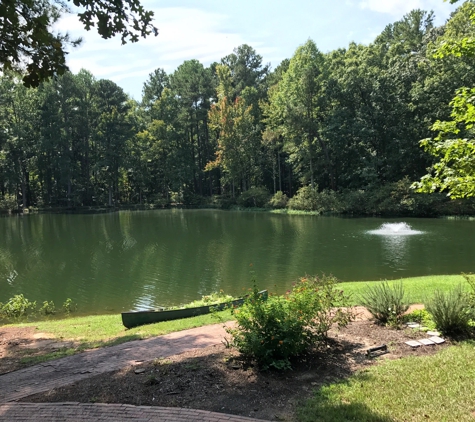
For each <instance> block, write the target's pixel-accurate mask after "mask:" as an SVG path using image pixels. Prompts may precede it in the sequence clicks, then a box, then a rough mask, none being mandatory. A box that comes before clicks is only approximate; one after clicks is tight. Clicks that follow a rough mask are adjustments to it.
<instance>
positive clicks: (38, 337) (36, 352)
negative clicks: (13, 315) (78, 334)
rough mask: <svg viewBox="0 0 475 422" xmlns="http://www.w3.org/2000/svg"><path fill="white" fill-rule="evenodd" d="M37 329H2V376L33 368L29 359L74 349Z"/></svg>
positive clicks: (0, 365)
mask: <svg viewBox="0 0 475 422" xmlns="http://www.w3.org/2000/svg"><path fill="white" fill-rule="evenodd" d="M73 346H74V344H73V343H72V342H69V341H58V340H57V339H55V338H54V336H52V335H51V334H48V333H42V332H40V331H38V330H37V329H36V328H35V327H0V375H1V374H5V373H7V372H12V371H16V370H17V369H22V368H25V367H27V366H31V363H29V360H28V358H29V357H34V356H44V355H46V354H50V353H52V352H56V351H59V350H61V349H64V348H70V347H73Z"/></svg>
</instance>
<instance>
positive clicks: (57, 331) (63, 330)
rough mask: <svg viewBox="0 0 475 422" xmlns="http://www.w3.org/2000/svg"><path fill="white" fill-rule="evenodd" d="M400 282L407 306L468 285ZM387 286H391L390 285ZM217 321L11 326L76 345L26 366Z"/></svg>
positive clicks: (354, 285) (353, 289)
mask: <svg viewBox="0 0 475 422" xmlns="http://www.w3.org/2000/svg"><path fill="white" fill-rule="evenodd" d="M402 282H403V286H404V289H405V291H406V294H407V300H408V302H409V303H424V302H425V301H426V299H427V298H429V297H431V296H432V293H433V291H434V290H436V289H439V290H441V291H448V290H450V289H451V288H452V287H454V286H456V285H457V284H459V283H462V284H463V285H467V283H466V282H465V280H464V278H463V277H462V276H460V275H442V276H427V277H414V278H405V279H402ZM368 283H377V281H370V282H364V281H358V282H344V283H341V284H339V286H340V287H341V288H342V289H343V290H344V291H345V292H346V293H350V294H351V295H352V304H354V305H358V304H359V298H360V296H361V294H362V293H363V292H364V289H365V288H366V286H367V285H368ZM389 283H391V281H390V282H389ZM467 286H468V285H467ZM218 318H221V319H222V320H223V321H224V320H231V319H233V318H232V316H231V314H230V312H229V311H224V312H219V313H217V314H209V315H202V316H198V317H193V318H186V319H182V320H175V321H167V322H160V323H157V324H149V325H143V326H141V327H136V328H132V329H130V330H127V329H125V328H124V326H123V325H122V320H121V317H120V315H95V316H87V317H73V318H66V319H61V320H50V321H38V322H31V323H23V324H13V325H15V326H22V327H28V326H30V327H31V326H33V327H37V329H38V331H40V332H45V333H49V334H53V335H54V336H55V338H56V339H58V340H61V341H74V342H75V345H74V347H73V348H64V349H61V350H60V351H56V352H52V353H50V354H47V355H42V356H30V357H28V356H26V357H24V358H23V360H24V362H25V364H26V363H28V364H33V363H36V362H41V361H44V360H49V359H55V358H57V357H61V356H67V355H70V354H73V353H77V352H80V351H82V350H84V349H88V348H96V347H105V346H112V345H115V344H120V343H124V342H127V341H131V340H138V339H144V338H148V337H152V336H159V335H163V334H166V333H170V332H174V331H180V330H186V329H188V328H194V327H200V326H203V325H207V324H214V323H216V322H218Z"/></svg>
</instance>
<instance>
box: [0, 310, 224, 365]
mask: <svg viewBox="0 0 475 422" xmlns="http://www.w3.org/2000/svg"><path fill="white" fill-rule="evenodd" d="M230 319H232V316H231V312H230V311H223V312H217V313H215V314H208V315H201V316H197V317H192V318H186V319H181V320H175V321H166V322H159V323H157V324H149V325H143V326H141V327H136V328H132V329H126V328H125V327H124V326H123V325H122V319H121V316H120V315H94V316H87V317H75V318H67V319H61V320H51V321H39V322H30V323H24V324H12V325H14V326H17V327H36V328H37V329H38V330H39V331H40V332H43V333H49V334H53V335H54V336H55V337H56V338H57V339H58V340H61V341H74V342H75V346H74V347H72V348H63V349H61V350H59V351H56V352H52V353H48V354H46V355H42V356H31V357H29V356H25V357H24V358H23V359H22V361H23V362H24V363H27V364H34V363H38V362H44V361H47V360H51V359H57V358H60V357H63V356H68V355H72V354H75V353H78V352H80V351H82V350H85V349H91V348H96V347H106V346H113V345H115V344H120V343H125V342H127V341H131V340H139V339H144V338H147V337H153V336H159V335H163V334H167V333H171V332H175V331H181V330H186V329H189V328H194V327H201V326H203V325H209V324H216V323H218V322H224V321H229V320H230ZM7 327H8V326H7Z"/></svg>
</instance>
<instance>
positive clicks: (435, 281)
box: [339, 275, 469, 305]
mask: <svg viewBox="0 0 475 422" xmlns="http://www.w3.org/2000/svg"><path fill="white" fill-rule="evenodd" d="M397 282H399V280H393V281H389V284H390V285H391V284H393V283H397ZM373 283H378V282H377V281H351V282H344V283H341V284H339V286H340V287H341V288H342V290H344V291H345V293H348V294H351V296H352V304H353V305H359V304H360V297H361V295H362V294H363V293H364V291H365V289H366V287H367V286H368V284H373ZM460 283H461V284H462V286H465V287H466V288H467V289H468V288H469V286H468V283H467V282H466V281H465V279H464V278H463V277H462V276H461V275H434V276H425V277H411V278H403V279H402V284H403V287H404V291H405V293H406V296H405V297H406V300H407V301H408V302H409V303H424V302H426V301H427V299H429V298H430V297H432V295H433V293H434V291H435V290H440V291H442V292H448V291H450V290H451V289H453V288H454V287H455V286H457V285H458V284H460Z"/></svg>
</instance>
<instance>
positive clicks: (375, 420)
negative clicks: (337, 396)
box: [299, 398, 395, 422]
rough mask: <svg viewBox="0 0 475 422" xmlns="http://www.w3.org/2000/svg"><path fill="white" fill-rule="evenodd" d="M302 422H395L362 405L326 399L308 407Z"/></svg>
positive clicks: (301, 418)
mask: <svg viewBox="0 0 475 422" xmlns="http://www.w3.org/2000/svg"><path fill="white" fill-rule="evenodd" d="M299 420H300V421H302V422H313V421H319V422H335V421H338V422H346V421H348V422H350V421H358V422H394V421H395V419H392V418H390V417H387V416H381V415H377V414H375V413H374V412H372V411H371V410H370V409H369V408H368V406H366V405H365V404H362V403H331V402H329V401H328V400H327V399H326V398H319V399H315V400H313V405H312V407H309V406H307V407H306V408H305V409H304V410H303V411H300V412H299Z"/></svg>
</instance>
